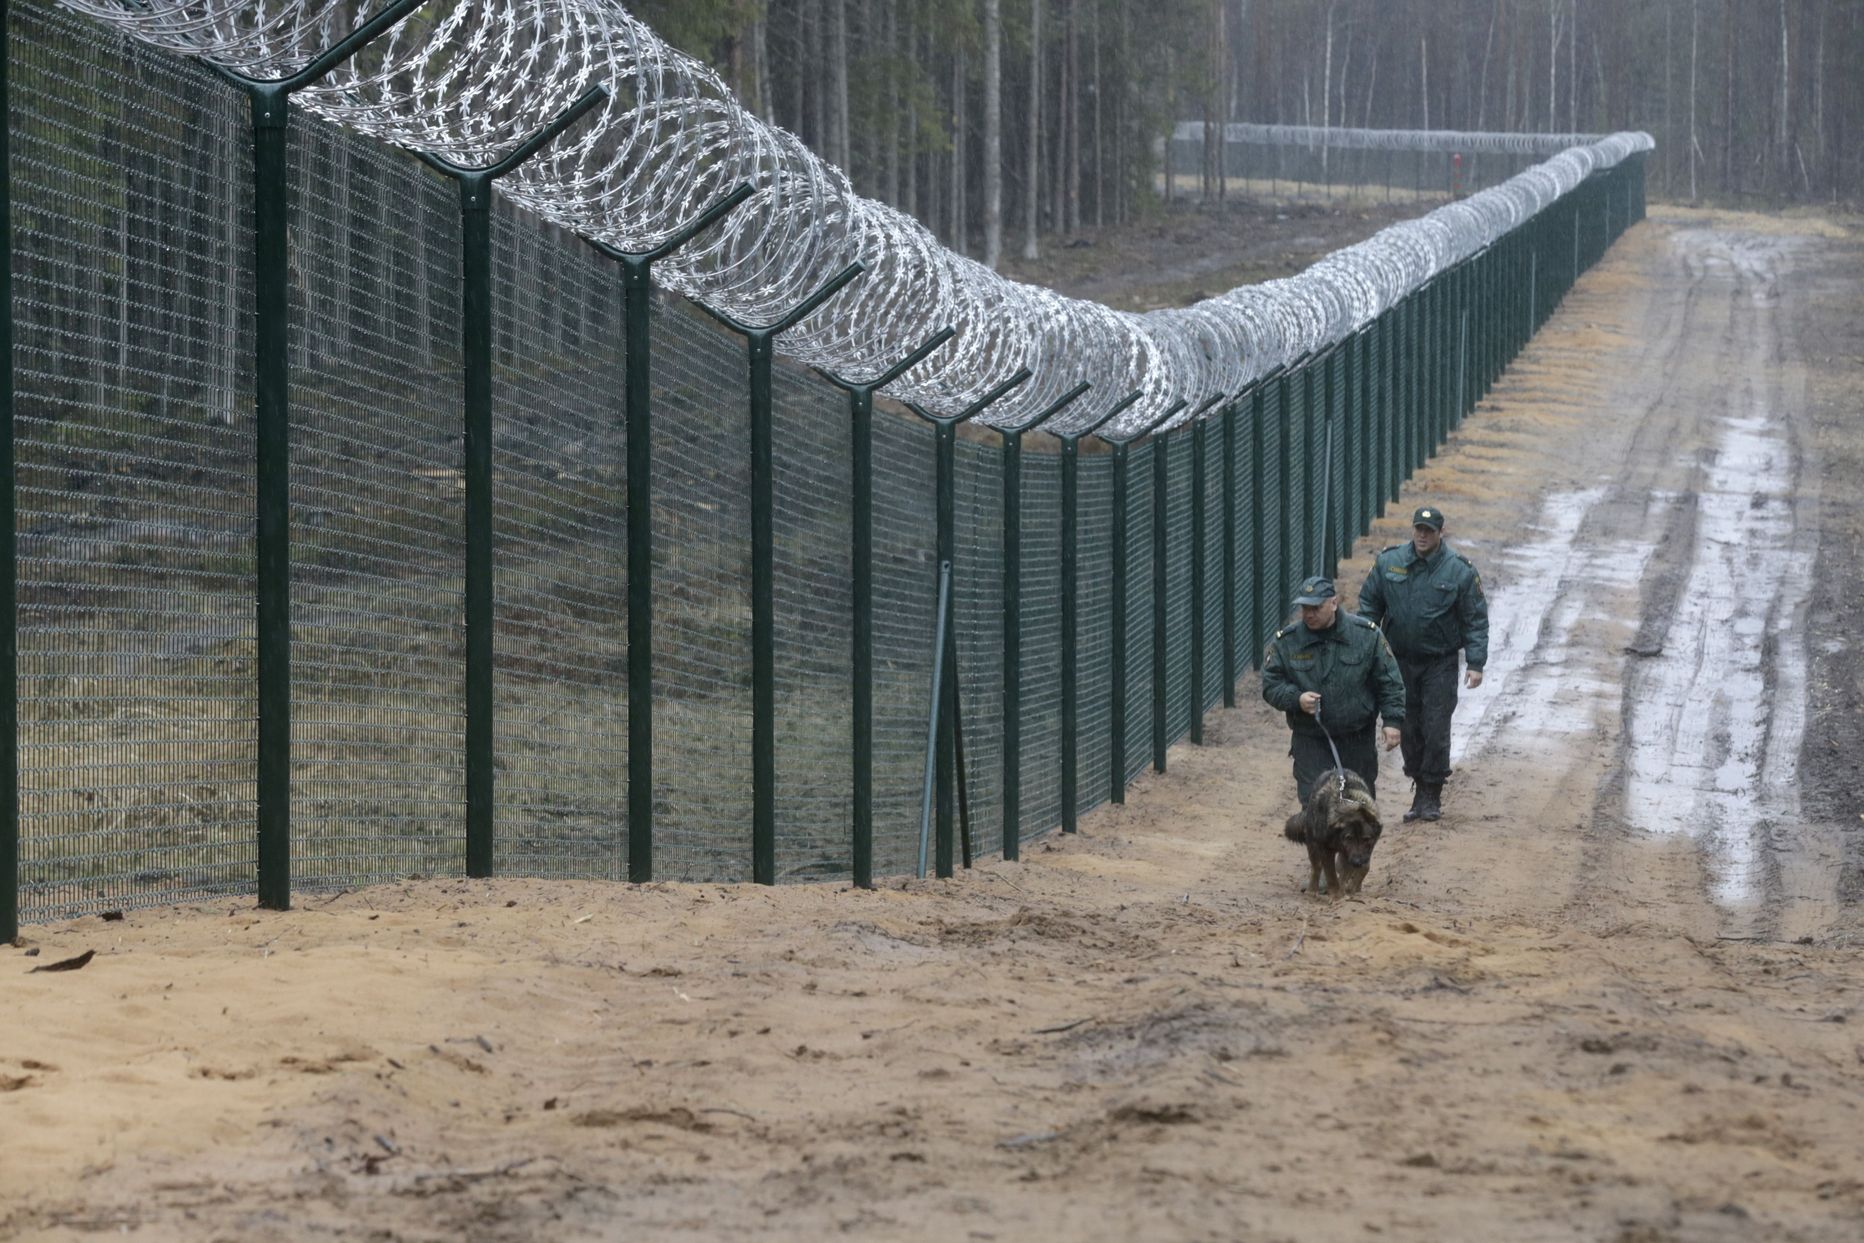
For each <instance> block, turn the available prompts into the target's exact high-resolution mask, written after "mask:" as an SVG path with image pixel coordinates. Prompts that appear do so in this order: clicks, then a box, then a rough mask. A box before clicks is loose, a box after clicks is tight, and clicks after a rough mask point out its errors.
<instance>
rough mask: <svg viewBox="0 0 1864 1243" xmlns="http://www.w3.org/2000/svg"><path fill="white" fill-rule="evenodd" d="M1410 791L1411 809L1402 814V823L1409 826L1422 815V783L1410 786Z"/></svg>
mask: <svg viewBox="0 0 1864 1243" xmlns="http://www.w3.org/2000/svg"><path fill="white" fill-rule="evenodd" d="M1411 789H1412V791H1413V793H1412V795H1411V808H1410V810H1409V811H1407V812H1405V814H1404V822H1405V823H1406V824H1410V823H1411V822H1412V821H1413V820H1415V819H1417V818H1418V817H1419V816H1421V815H1423V814H1424V783H1423V782H1421V781H1419V782H1416V783H1414V784H1413V785H1412V787H1411Z"/></svg>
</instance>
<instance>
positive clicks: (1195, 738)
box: [1191, 393, 1223, 747]
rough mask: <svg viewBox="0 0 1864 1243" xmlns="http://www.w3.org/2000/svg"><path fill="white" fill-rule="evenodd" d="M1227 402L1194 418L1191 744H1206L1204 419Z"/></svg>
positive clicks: (1206, 450)
mask: <svg viewBox="0 0 1864 1243" xmlns="http://www.w3.org/2000/svg"><path fill="white" fill-rule="evenodd" d="M1222 400H1223V395H1222V394H1221V393H1219V394H1218V395H1217V396H1215V397H1212V398H1211V399H1210V400H1209V401H1206V402H1205V403H1204V404H1203V405H1201V406H1199V407H1198V408H1197V413H1196V414H1194V415H1192V416H1191V745H1193V746H1198V747H1201V746H1203V745H1204V588H1205V587H1206V586H1207V585H1208V584H1207V583H1206V582H1205V581H1204V575H1205V569H1204V560H1205V556H1204V554H1205V551H1206V541H1207V540H1208V539H1209V537H1210V531H1209V526H1210V524H1209V523H1208V522H1206V521H1205V520H1204V505H1205V502H1206V500H1207V499H1208V496H1207V493H1208V491H1209V489H1208V488H1207V487H1206V486H1205V484H1204V463H1205V460H1206V459H1207V458H1208V457H1209V454H1210V434H1209V430H1210V420H1209V419H1206V418H1205V417H1204V415H1205V414H1207V413H1208V412H1209V411H1210V409H1211V407H1212V406H1215V405H1216V404H1217V403H1218V402H1220V401H1222Z"/></svg>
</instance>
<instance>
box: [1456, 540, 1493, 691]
mask: <svg viewBox="0 0 1864 1243" xmlns="http://www.w3.org/2000/svg"><path fill="white" fill-rule="evenodd" d="M1456 607H1457V611H1458V612H1459V613H1460V614H1461V615H1462V616H1461V620H1462V623H1463V660H1464V662H1465V663H1466V664H1467V665H1468V666H1469V667H1470V668H1471V669H1473V670H1475V671H1476V672H1478V673H1480V672H1481V671H1482V667H1483V666H1484V665H1486V664H1488V663H1489V598H1488V597H1487V596H1486V595H1484V594H1483V592H1482V575H1481V574H1480V573H1479V572H1477V570H1476V567H1475V566H1473V565H1471V566H1469V581H1468V582H1466V583H1464V584H1463V590H1462V591H1461V592H1460V593H1459V594H1458V596H1457V601H1456Z"/></svg>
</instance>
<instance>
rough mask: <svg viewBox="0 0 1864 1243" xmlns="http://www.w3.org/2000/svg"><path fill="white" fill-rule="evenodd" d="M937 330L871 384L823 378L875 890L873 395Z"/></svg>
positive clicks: (937, 336) (861, 859)
mask: <svg viewBox="0 0 1864 1243" xmlns="http://www.w3.org/2000/svg"><path fill="white" fill-rule="evenodd" d="M956 332H957V330H956V329H954V328H951V327H945V328H941V329H939V330H938V331H937V332H935V333H933V334H932V335H931V336H930V337H928V338H927V339H926V340H925V341H924V342H922V343H921V344H920V345H919V347H918V348H917V349H915V350H914V351H913V352H912V353H910V354H908V355H907V356H906V357H905V358H902V359H901V360H900V361H899V362H897V363H895V364H894V365H893V366H892V367H890V368H888V369H887V370H886V371H884V372H882V373H881V374H880V375H878V376H876V377H875V378H874V379H872V380H849V379H845V378H843V377H841V376H838V375H836V374H835V373H833V372H830V371H824V372H822V373H821V375H822V378H823V379H825V380H827V381H828V382H829V383H830V384H833V385H834V386H835V387H836V388H839V389H841V390H842V391H843V392H845V393H847V394H848V418H849V435H850V438H851V440H852V444H851V446H850V447H851V449H852V457H853V459H854V461H853V469H852V476H853V477H852V479H851V480H850V483H851V484H852V485H853V488H854V495H853V498H852V499H853V509H854V514H853V522H852V524H851V525H852V526H853V530H852V532H851V533H850V534H851V535H852V536H853V539H854V548H853V550H852V551H853V556H852V566H851V568H852V570H853V577H854V650H853V653H852V657H853V666H854V668H853V685H852V686H851V687H850V691H851V694H852V696H853V708H854V720H853V734H854V737H853V744H854V772H853V795H854V806H853V812H854V823H853V840H852V842H851V843H850V848H851V851H852V855H853V859H852V867H853V873H854V883H855V885H856V886H857V887H859V888H861V889H872V888H873V887H874V393H875V392H876V391H877V390H879V389H882V388H885V387H886V386H887V385H889V384H891V383H893V381H895V380H897V379H899V378H900V376H902V375H904V374H905V373H906V372H908V371H910V370H911V369H912V368H914V367H916V366H918V365H919V364H920V363H921V362H923V361H924V360H925V359H926V357H927V356H928V355H930V354H931V353H932V351H933V350H936V349H937V348H938V347H939V346H941V345H943V344H945V342H947V341H949V340H951V338H952V337H953V336H954V335H956Z"/></svg>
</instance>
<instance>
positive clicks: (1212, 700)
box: [1199, 422, 1224, 708]
mask: <svg viewBox="0 0 1864 1243" xmlns="http://www.w3.org/2000/svg"><path fill="white" fill-rule="evenodd" d="M1205 436H1206V440H1205V442H1204V668H1203V674H1204V684H1203V686H1202V687H1200V688H1199V696H1200V704H1201V706H1202V707H1204V708H1210V707H1212V706H1214V705H1216V704H1217V703H1220V702H1221V701H1222V699H1223V508H1224V507H1223V424H1222V423H1221V422H1214V423H1211V424H1210V425H1209V426H1208V427H1207V428H1206V430H1205Z"/></svg>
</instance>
